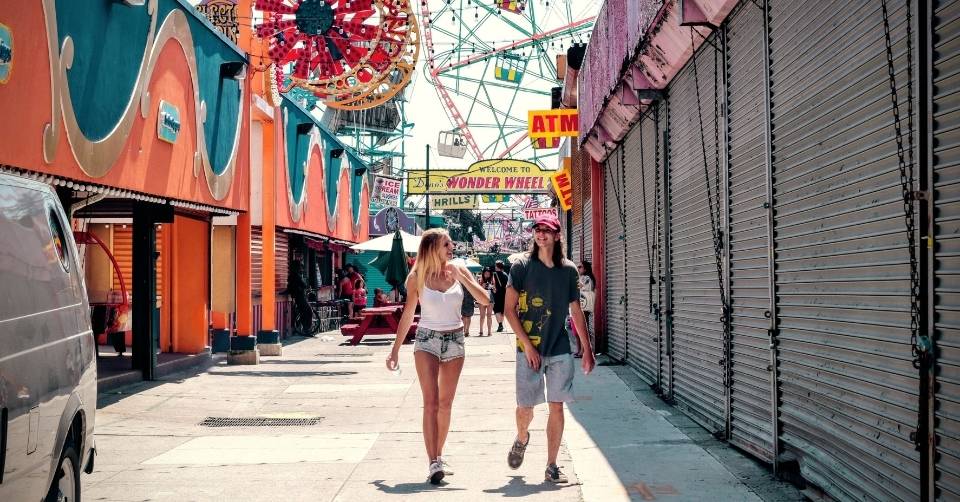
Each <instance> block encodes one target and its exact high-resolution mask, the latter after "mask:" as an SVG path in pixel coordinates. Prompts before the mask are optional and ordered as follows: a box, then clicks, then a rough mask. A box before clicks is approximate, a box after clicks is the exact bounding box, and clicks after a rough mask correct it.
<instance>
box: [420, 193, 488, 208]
mask: <svg viewBox="0 0 960 502" xmlns="http://www.w3.org/2000/svg"><path fill="white" fill-rule="evenodd" d="M430 207H431V208H433V209H476V208H477V207H479V204H477V196H476V195H434V196H431V197H430Z"/></svg>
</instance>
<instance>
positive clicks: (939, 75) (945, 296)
mask: <svg viewBox="0 0 960 502" xmlns="http://www.w3.org/2000/svg"><path fill="white" fill-rule="evenodd" d="M934 4H936V5H937V7H935V10H934V13H933V19H934V21H933V22H934V26H933V32H934V36H933V66H934V71H933V75H934V77H933V93H932V94H933V96H932V97H933V134H934V142H933V164H934V173H935V174H934V204H935V205H936V210H935V211H934V215H935V220H934V224H935V225H936V227H935V234H934V242H935V243H936V246H935V247H934V250H935V251H934V252H935V257H934V258H935V259H934V267H935V268H934V271H935V273H936V274H937V281H936V283H935V284H936V286H935V287H936V295H935V299H936V300H935V304H934V305H935V308H936V310H937V312H936V316H935V317H934V319H935V324H934V330H935V331H934V336H935V340H936V348H937V368H936V375H937V376H936V378H937V384H938V385H937V393H936V406H935V409H936V410H937V411H936V428H935V433H936V436H937V454H938V455H937V460H936V478H935V479H936V489H937V499H938V500H957V499H960V3H958V2H946V1H939V2H934Z"/></svg>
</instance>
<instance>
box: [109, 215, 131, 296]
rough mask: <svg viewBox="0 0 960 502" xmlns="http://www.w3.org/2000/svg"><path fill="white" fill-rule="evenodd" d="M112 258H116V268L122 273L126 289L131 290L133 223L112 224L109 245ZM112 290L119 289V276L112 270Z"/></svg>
mask: <svg viewBox="0 0 960 502" xmlns="http://www.w3.org/2000/svg"><path fill="white" fill-rule="evenodd" d="M110 247H111V252H113V259H115V260H117V268H118V269H119V270H120V274H122V275H123V282H124V285H125V286H126V287H127V291H132V290H133V225H132V224H131V225H122V226H121V225H117V224H114V225H113V243H112V245H111V246H110ZM110 274H111V277H113V289H114V291H120V278H119V277H117V274H116V273H114V272H113V271H111V272H110Z"/></svg>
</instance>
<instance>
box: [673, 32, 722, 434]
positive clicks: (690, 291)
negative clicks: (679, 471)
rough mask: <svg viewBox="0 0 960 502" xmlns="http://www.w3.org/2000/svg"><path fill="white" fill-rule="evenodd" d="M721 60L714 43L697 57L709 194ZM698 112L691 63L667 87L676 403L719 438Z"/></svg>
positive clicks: (715, 308) (710, 252)
mask: <svg viewBox="0 0 960 502" xmlns="http://www.w3.org/2000/svg"><path fill="white" fill-rule="evenodd" d="M719 57H720V56H719V55H717V54H716V52H715V51H714V49H713V47H712V46H710V45H709V44H704V45H703V46H702V48H701V50H700V51H699V52H698V53H697V55H696V56H695V58H696V64H697V73H698V76H697V77H698V79H699V83H700V91H699V92H700V107H702V112H703V114H702V115H703V135H702V140H703V144H704V145H705V148H706V152H707V153H706V157H707V158H706V160H707V163H708V170H709V176H710V180H709V183H710V187H711V190H713V189H714V187H716V185H715V176H716V171H715V166H716V150H715V146H714V145H715V129H714V121H715V118H714V116H715V113H714V103H715V99H714V97H715V87H714V84H715V80H714V75H715V72H714V58H717V59H719ZM718 64H719V61H718ZM717 84H718V85H717V87H718V88H719V83H718V82H717ZM717 92H720V91H719V90H718V91H717ZM697 106H698V104H697V87H696V83H695V78H694V72H693V60H691V61H690V62H689V63H687V65H686V67H684V69H683V70H681V72H680V73H679V74H678V75H677V77H676V78H675V79H674V81H673V82H672V83H671V85H670V131H671V141H672V145H671V147H670V155H671V162H670V168H671V170H672V174H671V177H670V191H671V205H672V208H671V215H670V217H671V221H670V232H671V236H670V240H671V242H670V246H671V247H670V249H671V253H672V256H671V265H672V267H673V270H672V272H673V273H672V280H673V284H672V293H673V333H672V335H673V360H674V368H673V375H674V378H675V381H674V399H675V401H676V403H677V404H678V406H680V407H681V408H682V409H684V410H686V411H687V412H688V413H689V414H690V416H691V418H693V419H694V420H696V421H697V422H699V423H700V424H701V425H703V426H704V427H706V428H707V429H709V430H711V431H722V430H725V427H726V426H725V423H726V417H725V404H724V396H725V388H724V385H723V372H722V370H723V366H722V365H721V361H722V359H723V326H722V323H721V322H720V315H721V312H722V309H721V304H720V287H719V282H718V278H717V262H716V255H715V253H714V248H713V233H712V231H711V228H712V224H711V221H710V211H709V209H708V205H707V204H706V201H707V180H706V179H705V175H704V158H703V148H704V146H701V129H700V118H699V116H698V113H697ZM715 202H716V201H715Z"/></svg>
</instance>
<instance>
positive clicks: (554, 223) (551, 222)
mask: <svg viewBox="0 0 960 502" xmlns="http://www.w3.org/2000/svg"><path fill="white" fill-rule="evenodd" d="M537 225H540V226H543V227H547V228H549V229H550V230H553V231H554V232H559V231H560V220H558V219H557V217H556V216H554V215H552V214H551V215H544V216H541V217H539V218H537V219H536V220H534V221H533V226H531V227H530V228H536V227H537Z"/></svg>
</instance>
